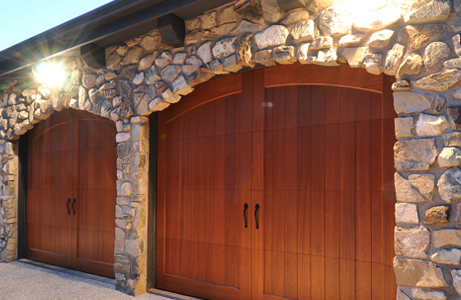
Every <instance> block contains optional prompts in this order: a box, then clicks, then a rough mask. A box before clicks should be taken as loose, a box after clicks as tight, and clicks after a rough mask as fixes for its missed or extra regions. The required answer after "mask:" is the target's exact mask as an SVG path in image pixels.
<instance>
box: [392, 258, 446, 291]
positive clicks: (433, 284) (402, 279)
mask: <svg viewBox="0 0 461 300" xmlns="http://www.w3.org/2000/svg"><path fill="white" fill-rule="evenodd" d="M394 271H395V275H396V280H397V284H398V285H400V286H410V287H421V288H429V289H432V288H444V287H448V284H447V282H446V280H445V278H444V277H443V274H442V270H441V269H440V268H438V267H437V265H436V264H434V263H433V262H429V261H424V260H420V259H407V258H397V257H396V258H394Z"/></svg>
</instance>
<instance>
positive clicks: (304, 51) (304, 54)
mask: <svg viewBox="0 0 461 300" xmlns="http://www.w3.org/2000/svg"><path fill="white" fill-rule="evenodd" d="M310 46H311V44H310V43H303V44H300V45H299V46H298V49H297V50H296V57H297V58H298V61H299V62H300V63H301V64H308V63H309V48H310ZM269 58H270V57H267V58H265V61H267V62H270V60H269Z"/></svg>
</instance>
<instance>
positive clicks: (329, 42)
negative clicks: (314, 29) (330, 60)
mask: <svg viewBox="0 0 461 300" xmlns="http://www.w3.org/2000/svg"><path fill="white" fill-rule="evenodd" d="M332 46H333V38H332V37H331V36H319V37H317V38H315V39H314V40H313V41H312V44H311V50H322V49H329V48H331V47H332Z"/></svg>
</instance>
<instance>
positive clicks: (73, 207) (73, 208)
mask: <svg viewBox="0 0 461 300" xmlns="http://www.w3.org/2000/svg"><path fill="white" fill-rule="evenodd" d="M69 201H70V199H69ZM76 201H77V199H75V198H74V201H73V202H72V210H73V211H74V216H75V206H74V204H75V202H76Z"/></svg>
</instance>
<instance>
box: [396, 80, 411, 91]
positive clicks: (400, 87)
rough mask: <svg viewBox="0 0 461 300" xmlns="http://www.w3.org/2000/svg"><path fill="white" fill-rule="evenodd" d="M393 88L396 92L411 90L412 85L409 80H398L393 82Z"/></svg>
mask: <svg viewBox="0 0 461 300" xmlns="http://www.w3.org/2000/svg"><path fill="white" fill-rule="evenodd" d="M391 88H392V90H393V91H396V92H403V91H409V90H410V88H411V86H410V83H409V82H408V80H397V81H396V82H394V83H393V84H392V87H391Z"/></svg>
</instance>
